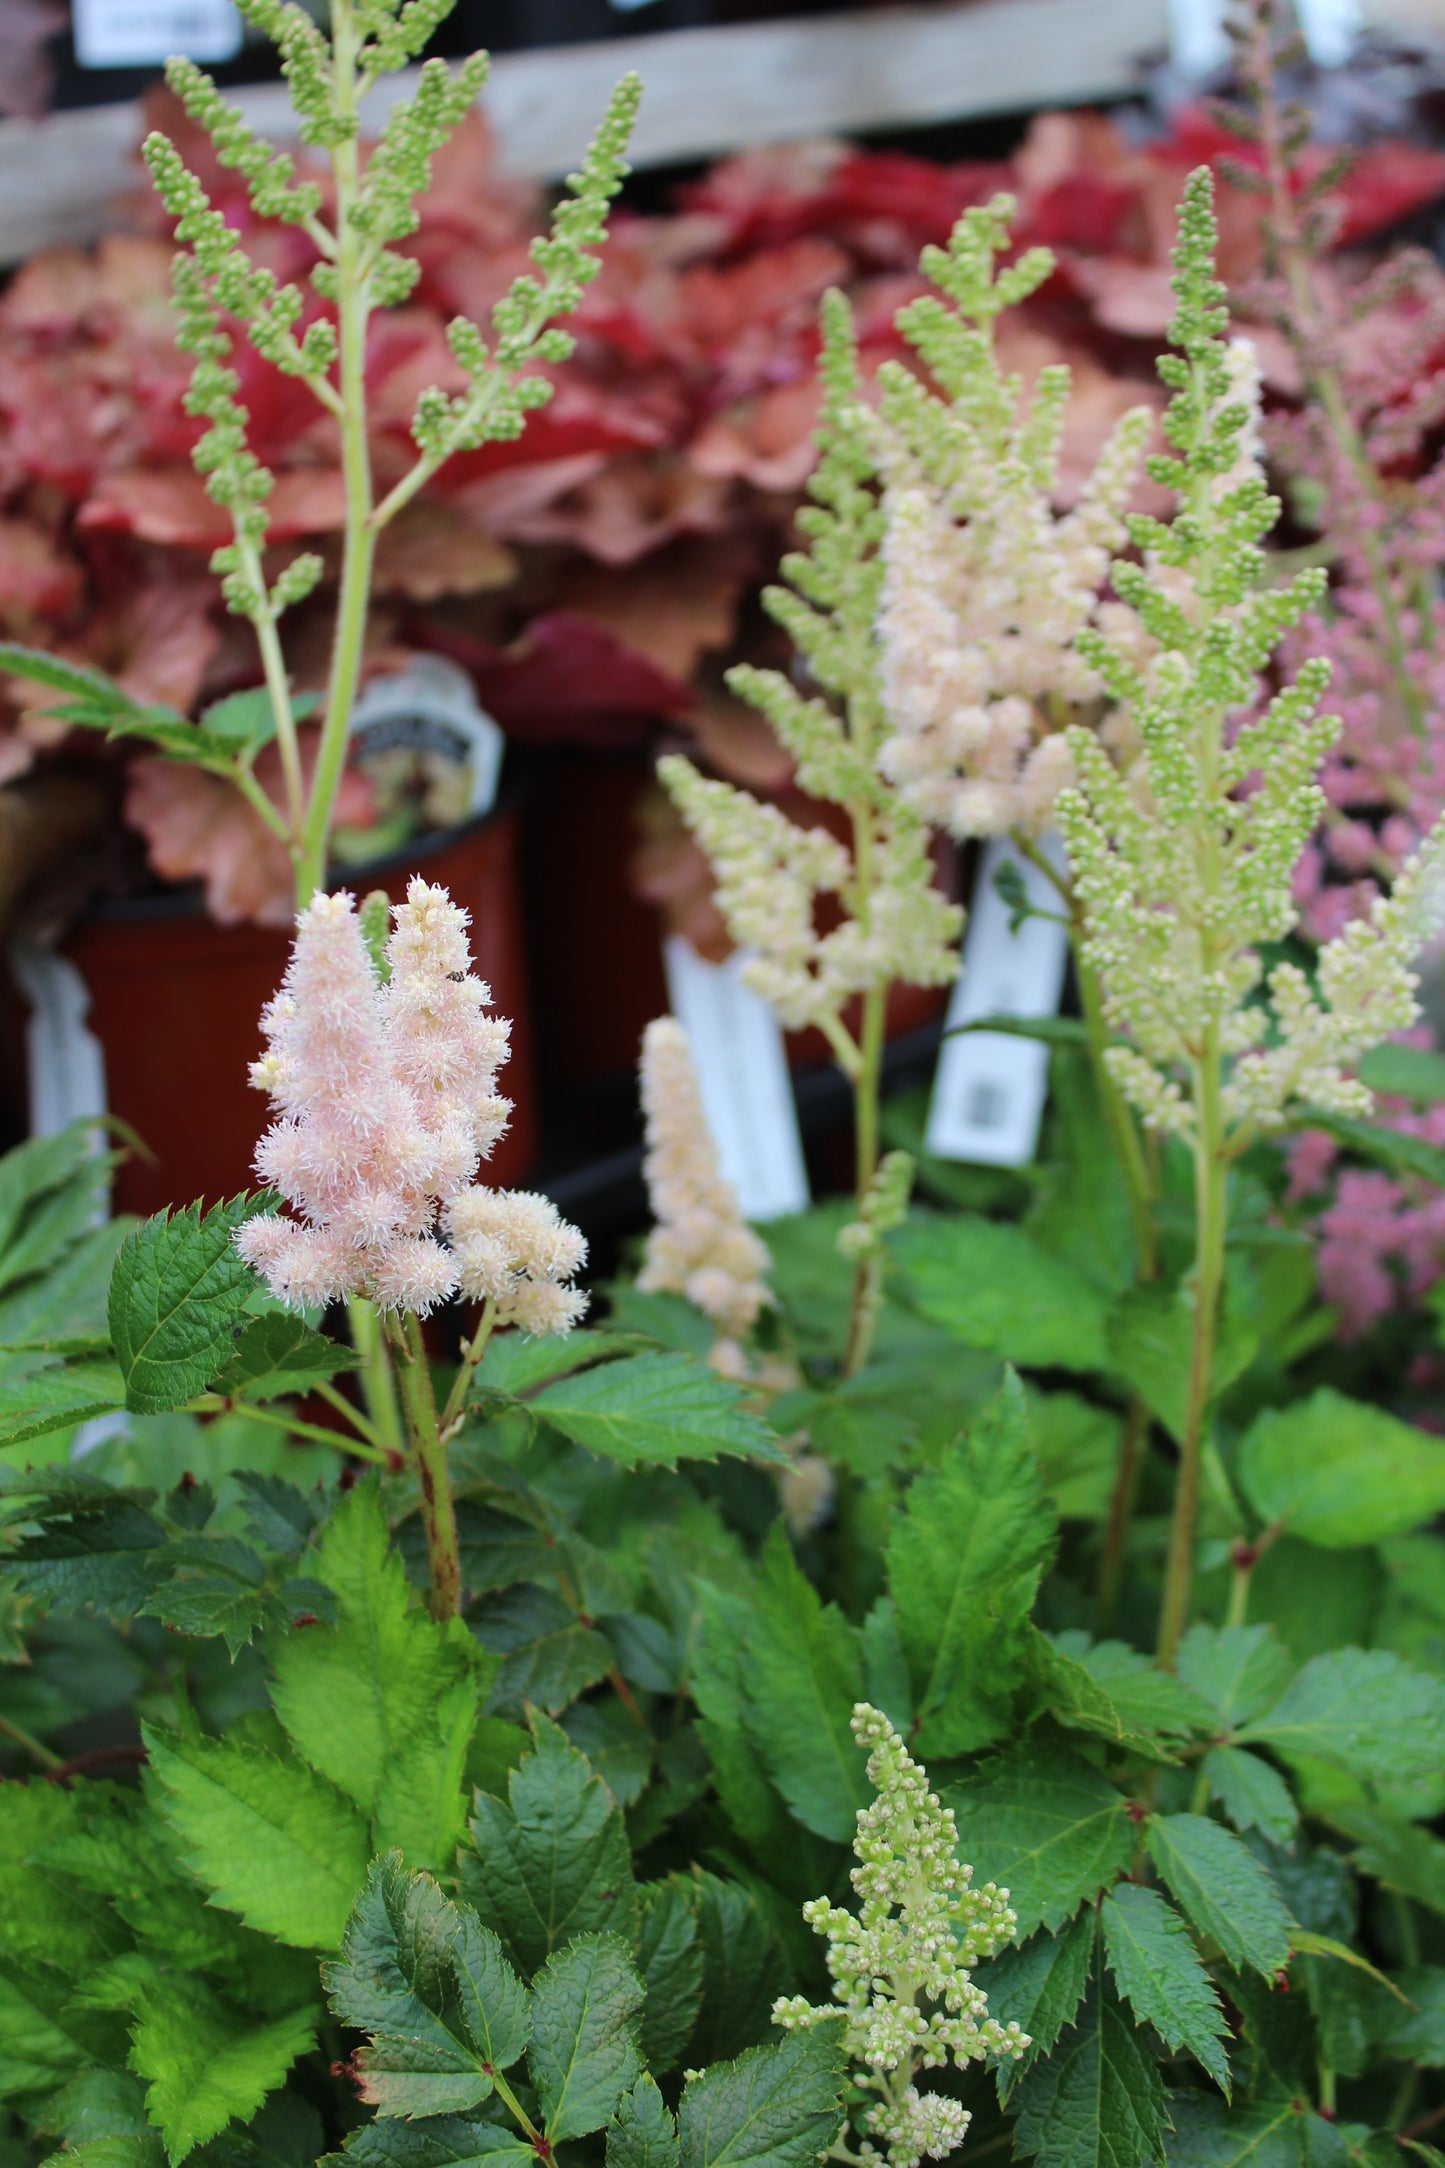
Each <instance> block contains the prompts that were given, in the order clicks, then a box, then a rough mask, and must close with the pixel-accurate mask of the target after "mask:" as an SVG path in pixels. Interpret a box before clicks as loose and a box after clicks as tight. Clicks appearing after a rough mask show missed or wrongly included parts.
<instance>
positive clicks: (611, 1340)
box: [472, 1330, 637, 1400]
mask: <svg viewBox="0 0 1445 2168" xmlns="http://www.w3.org/2000/svg"><path fill="white" fill-rule="evenodd" d="M636 1346H637V1335H636V1334H635V1333H628V1332H598V1331H596V1330H584V1331H582V1332H569V1333H568V1334H567V1337H566V1338H565V1339H563V1340H559V1339H556V1338H552V1339H542V1340H534V1339H531V1338H529V1337H528V1336H527V1335H526V1334H525V1333H519V1332H505V1333H498V1334H497V1335H496V1336H495V1337H494V1338H493V1339H491V1340H490V1341H489V1342H488V1343H487V1352H486V1354H485V1355H484V1356H483V1357H482V1360H481V1362H480V1364H479V1365H478V1368H477V1373H476V1378H475V1380H474V1382H473V1386H472V1392H473V1394H474V1396H478V1397H485V1396H486V1395H487V1394H488V1393H495V1394H497V1395H499V1396H500V1397H502V1398H504V1399H507V1400H518V1399H521V1398H522V1397H523V1396H524V1395H526V1394H529V1393H534V1392H536V1390H537V1388H538V1387H539V1386H542V1385H550V1384H552V1383H553V1381H554V1380H555V1379H557V1378H565V1377H570V1376H571V1375H572V1374H573V1373H574V1372H575V1371H578V1370H586V1369H590V1368H591V1366H592V1364H593V1363H598V1362H602V1361H603V1360H604V1359H605V1358H606V1357H608V1356H611V1355H620V1354H622V1353H623V1352H624V1351H625V1350H626V1349H629V1348H635V1347H636Z"/></svg>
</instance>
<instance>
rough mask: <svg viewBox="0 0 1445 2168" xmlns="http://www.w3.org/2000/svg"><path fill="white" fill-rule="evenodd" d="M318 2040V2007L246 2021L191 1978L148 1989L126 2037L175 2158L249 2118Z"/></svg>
mask: <svg viewBox="0 0 1445 2168" xmlns="http://www.w3.org/2000/svg"><path fill="white" fill-rule="evenodd" d="M315 2038H316V2012H315V2011H314V2010H294V2011H292V2012H291V2013H290V2014H289V2015H287V2016H284V2017H279V2018H275V2019H273V2020H272V2021H271V2023H270V2024H267V2025H252V2024H248V2023H247V2022H246V2021H245V2020H244V2019H242V2018H240V2017H239V2016H238V2014H237V2012H236V2011H234V2010H233V2009H231V2008H230V2007H229V2006H228V2005H226V2004H223V2003H221V2002H219V2001H218V2000H217V1999H216V1998H215V1997H214V1996H213V1995H211V1994H209V1993H208V1992H207V1991H206V1989H205V1988H204V1987H203V1986H202V1985H201V1983H200V1982H198V1981H196V1980H187V1981H184V1982H183V1981H179V1980H176V1981H167V1982H165V1983H164V1985H161V1986H157V1987H153V1988H151V1989H150V1990H149V1991H148V1992H147V1994H146V1996H145V1999H144V2001H143V2003H142V2005H141V2011H140V2016H139V2019H138V2021H137V2023H136V2026H135V2028H134V2031H133V2032H132V2034H131V2054H130V2061H131V2068H132V2069H133V2070H134V2071H136V2072H137V2073H138V2074H139V2076H141V2077H143V2078H144V2079H145V2080H146V2106H147V2108H148V2109H149V2111H150V2116H151V2120H152V2121H153V2122H154V2123H155V2125H156V2126H157V2128H158V2129H159V2131H160V2133H161V2136H162V2137H163V2138H164V2140H165V2145H166V2151H167V2153H168V2154H169V2156H170V2158H171V2160H172V2161H173V2162H180V2161H183V2160H185V2158H186V2157H187V2155H188V2154H190V2153H193V2152H194V2151H195V2149H196V2147H197V2146H198V2145H204V2144H205V2143H206V2141H207V2140H208V2139H210V2138H214V2137H216V2136H217V2134H218V2133H219V2132H220V2131H222V2130H224V2129H225V2127H226V2125H227V2124H228V2123H231V2122H234V2121H237V2120H240V2121H242V2122H246V2121H249V2119H250V2118H251V2117H252V2116H253V2115H254V2114H255V2113H256V2111H257V2109H258V2108H259V2107H260V2105H261V2102H262V2101H263V2100H264V2099H265V2097H266V2095H267V2094H268V2093H270V2092H273V2091H274V2090H275V2088H276V2087H277V2086H278V2085H280V2084H281V2082H282V2081H283V2079H284V2078H285V2076H286V2073H287V2071H288V2070H289V2069H290V2067H291V2065H292V2064H293V2063H294V2062H295V2060H296V2058H297V2056H298V2055H304V2054H305V2053H306V2051H307V2050H308V2048H310V2047H311V2046H312V2045H313V2043H314V2041H315Z"/></svg>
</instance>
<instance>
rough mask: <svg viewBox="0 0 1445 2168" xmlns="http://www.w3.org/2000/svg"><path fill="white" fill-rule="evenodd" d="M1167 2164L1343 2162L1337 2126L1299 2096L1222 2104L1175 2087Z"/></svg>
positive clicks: (1247, 2167)
mask: <svg viewBox="0 0 1445 2168" xmlns="http://www.w3.org/2000/svg"><path fill="white" fill-rule="evenodd" d="M1169 2106H1170V2112H1171V2115H1172V2118H1173V2124H1174V2128H1173V2131H1172V2133H1171V2134H1170V2136H1169V2138H1168V2139H1167V2141H1166V2144H1165V2149H1164V2159H1165V2161H1166V2163H1167V2168H1345V2163H1346V2162H1347V2161H1348V2160H1349V2159H1350V2153H1349V2149H1348V2148H1347V2146H1346V2144H1345V2140H1344V2136H1343V2134H1342V2132H1341V2131H1340V2129H1339V2126H1338V2125H1337V2124H1334V2123H1327V2122H1325V2121H1324V2119H1323V2118H1322V2117H1321V2116H1318V2115H1315V2114H1314V2113H1313V2111H1312V2110H1311V2109H1310V2108H1309V2107H1308V2105H1307V2104H1306V2102H1305V2101H1304V2100H1303V2099H1301V2098H1299V2097H1298V2096H1294V2097H1288V2098H1285V2099H1283V2100H1279V2099H1265V2100H1259V2101H1255V2102H1252V2103H1250V2104H1249V2105H1247V2106H1240V2107H1234V2108H1227V2107H1226V2106H1225V2104H1224V2102H1223V2101H1222V2100H1220V2099H1219V2098H1218V2096H1217V2095H1215V2094H1213V2093H1204V2092H1199V2093H1176V2094H1175V2095H1174V2096H1173V2098H1172V2099H1171V2100H1170V2103H1169Z"/></svg>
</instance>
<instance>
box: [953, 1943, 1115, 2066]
mask: <svg viewBox="0 0 1445 2168" xmlns="http://www.w3.org/2000/svg"><path fill="white" fill-rule="evenodd" d="M1094 1940H1095V1927H1094V1915H1093V1914H1092V1912H1080V1913H1079V1914H1077V1916H1076V1917H1075V1918H1074V1919H1072V1920H1070V1922H1069V1924H1068V1926H1067V1927H1065V1928H1064V1929H1063V1930H1062V1931H1061V1932H1060V1933H1059V1934H1056V1935H1051V1934H1046V1933H1043V1932H1042V1931H1041V1932H1040V1933H1038V1934H1036V1935H1031V1936H1030V1937H1029V1940H1028V1941H1027V1942H1024V1943H1014V1944H1011V1945H1010V1947H1009V1948H1008V1949H1006V1950H1000V1952H999V1954H998V1956H997V1957H993V1958H990V1959H988V1961H987V1962H986V1963H984V1964H981V1965H977V1966H975V1968H974V1974H973V1984H974V1986H975V1987H979V1988H982V1989H983V1992H984V1993H985V1994H986V1995H987V1997H988V2014H989V2016H990V2017H991V2018H996V2019H997V2020H998V2022H999V2024H1001V2025H1008V2024H1010V2023H1012V2024H1015V2025H1017V2026H1018V2027H1019V2028H1020V2030H1021V2031H1023V2032H1026V2033H1027V2034H1028V2036H1029V2041H1030V2046H1029V2047H1028V2048H1027V2050H1026V2051H1025V2053H1024V2055H1023V2056H1021V2057H1020V2058H1019V2059H1018V2060H1017V2061H1015V2062H1006V2061H1001V2062H1000V2064H999V2066H998V2089H999V2097H1000V2099H1001V2100H1005V2101H1006V2100H1007V2099H1008V2098H1009V2096H1010V2094H1011V2093H1012V2092H1013V2090H1014V2088H1015V2087H1016V2085H1017V2084H1018V2081H1019V2079H1020V2078H1021V2077H1022V2076H1023V2073H1024V2071H1025V2070H1027V2069H1028V2067H1029V2065H1030V2064H1031V2063H1035V2062H1037V2061H1038V2059H1039V2057H1040V2055H1046V2054H1047V2053H1048V2051H1049V2049H1050V2048H1051V2047H1052V2046H1053V2045H1054V2042H1055V2041H1056V2040H1057V2039H1058V2037H1059V2035H1060V2033H1061V2032H1062V2031H1063V2029H1064V2027H1065V2026H1066V2025H1071V2024H1072V2023H1073V2021H1074V2013H1075V2011H1076V2010H1077V2009H1078V2007H1079V2004H1080V2003H1081V2002H1082V2001H1083V1999H1084V1990H1085V1988H1086V1987H1087V1986H1088V1984H1089V1972H1090V1968H1091V1966H1092V1964H1093V1959H1094Z"/></svg>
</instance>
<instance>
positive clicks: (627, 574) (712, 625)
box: [567, 536, 758, 713]
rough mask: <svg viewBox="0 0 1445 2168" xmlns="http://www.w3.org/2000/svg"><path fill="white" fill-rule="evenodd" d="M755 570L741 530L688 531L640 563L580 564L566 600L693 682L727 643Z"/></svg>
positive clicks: (626, 643)
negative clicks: (721, 533) (720, 532)
mask: <svg viewBox="0 0 1445 2168" xmlns="http://www.w3.org/2000/svg"><path fill="white" fill-rule="evenodd" d="M757 570H758V568H757V566H756V564H755V563H754V561H753V552H752V551H751V549H750V548H749V547H748V545H747V544H746V543H740V542H739V541H738V539H737V538H736V537H733V536H722V537H720V538H717V539H714V538H711V537H702V536H696V537H684V538H683V539H682V540H681V541H679V542H677V543H675V544H674V545H673V546H672V547H671V548H670V549H667V550H664V551H661V552H659V553H658V554H657V555H655V556H653V557H650V558H644V559H643V560H642V561H641V563H639V564H636V565H628V566H625V567H619V566H612V565H582V566H579V568H578V569H577V571H576V572H575V573H572V574H571V575H570V576H569V578H568V581H567V602H568V607H569V609H570V610H572V611H574V612H576V613H577V614H578V615H579V616H582V617H588V618H591V619H592V620H593V622H594V623H596V624H599V625H605V626H606V627H607V629H608V631H609V632H612V633H614V634H615V635H616V637H617V638H618V640H620V641H621V643H622V644H623V646H624V647H627V648H630V649H631V651H632V653H633V654H634V655H641V656H642V657H643V658H644V660H646V661H647V662H650V663H653V664H655V665H656V667H657V668H658V669H659V670H661V671H662V672H663V673H664V675H666V676H669V677H671V678H673V679H676V680H680V681H682V682H683V683H690V682H691V679H692V677H693V673H694V672H695V671H696V669H697V667H698V664H699V663H700V662H701V661H702V658H703V657H704V656H705V655H710V654H715V653H717V652H718V651H719V650H721V649H724V648H727V647H728V646H730V644H731V642H732V638H733V633H734V629H735V626H736V622H737V613H738V606H739V604H740V603H741V601H742V597H743V594H744V592H745V590H746V588H747V587H748V586H749V584H750V583H751V581H753V580H754V579H755V578H756V577H757ZM747 712H749V713H751V710H748V711H747Z"/></svg>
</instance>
